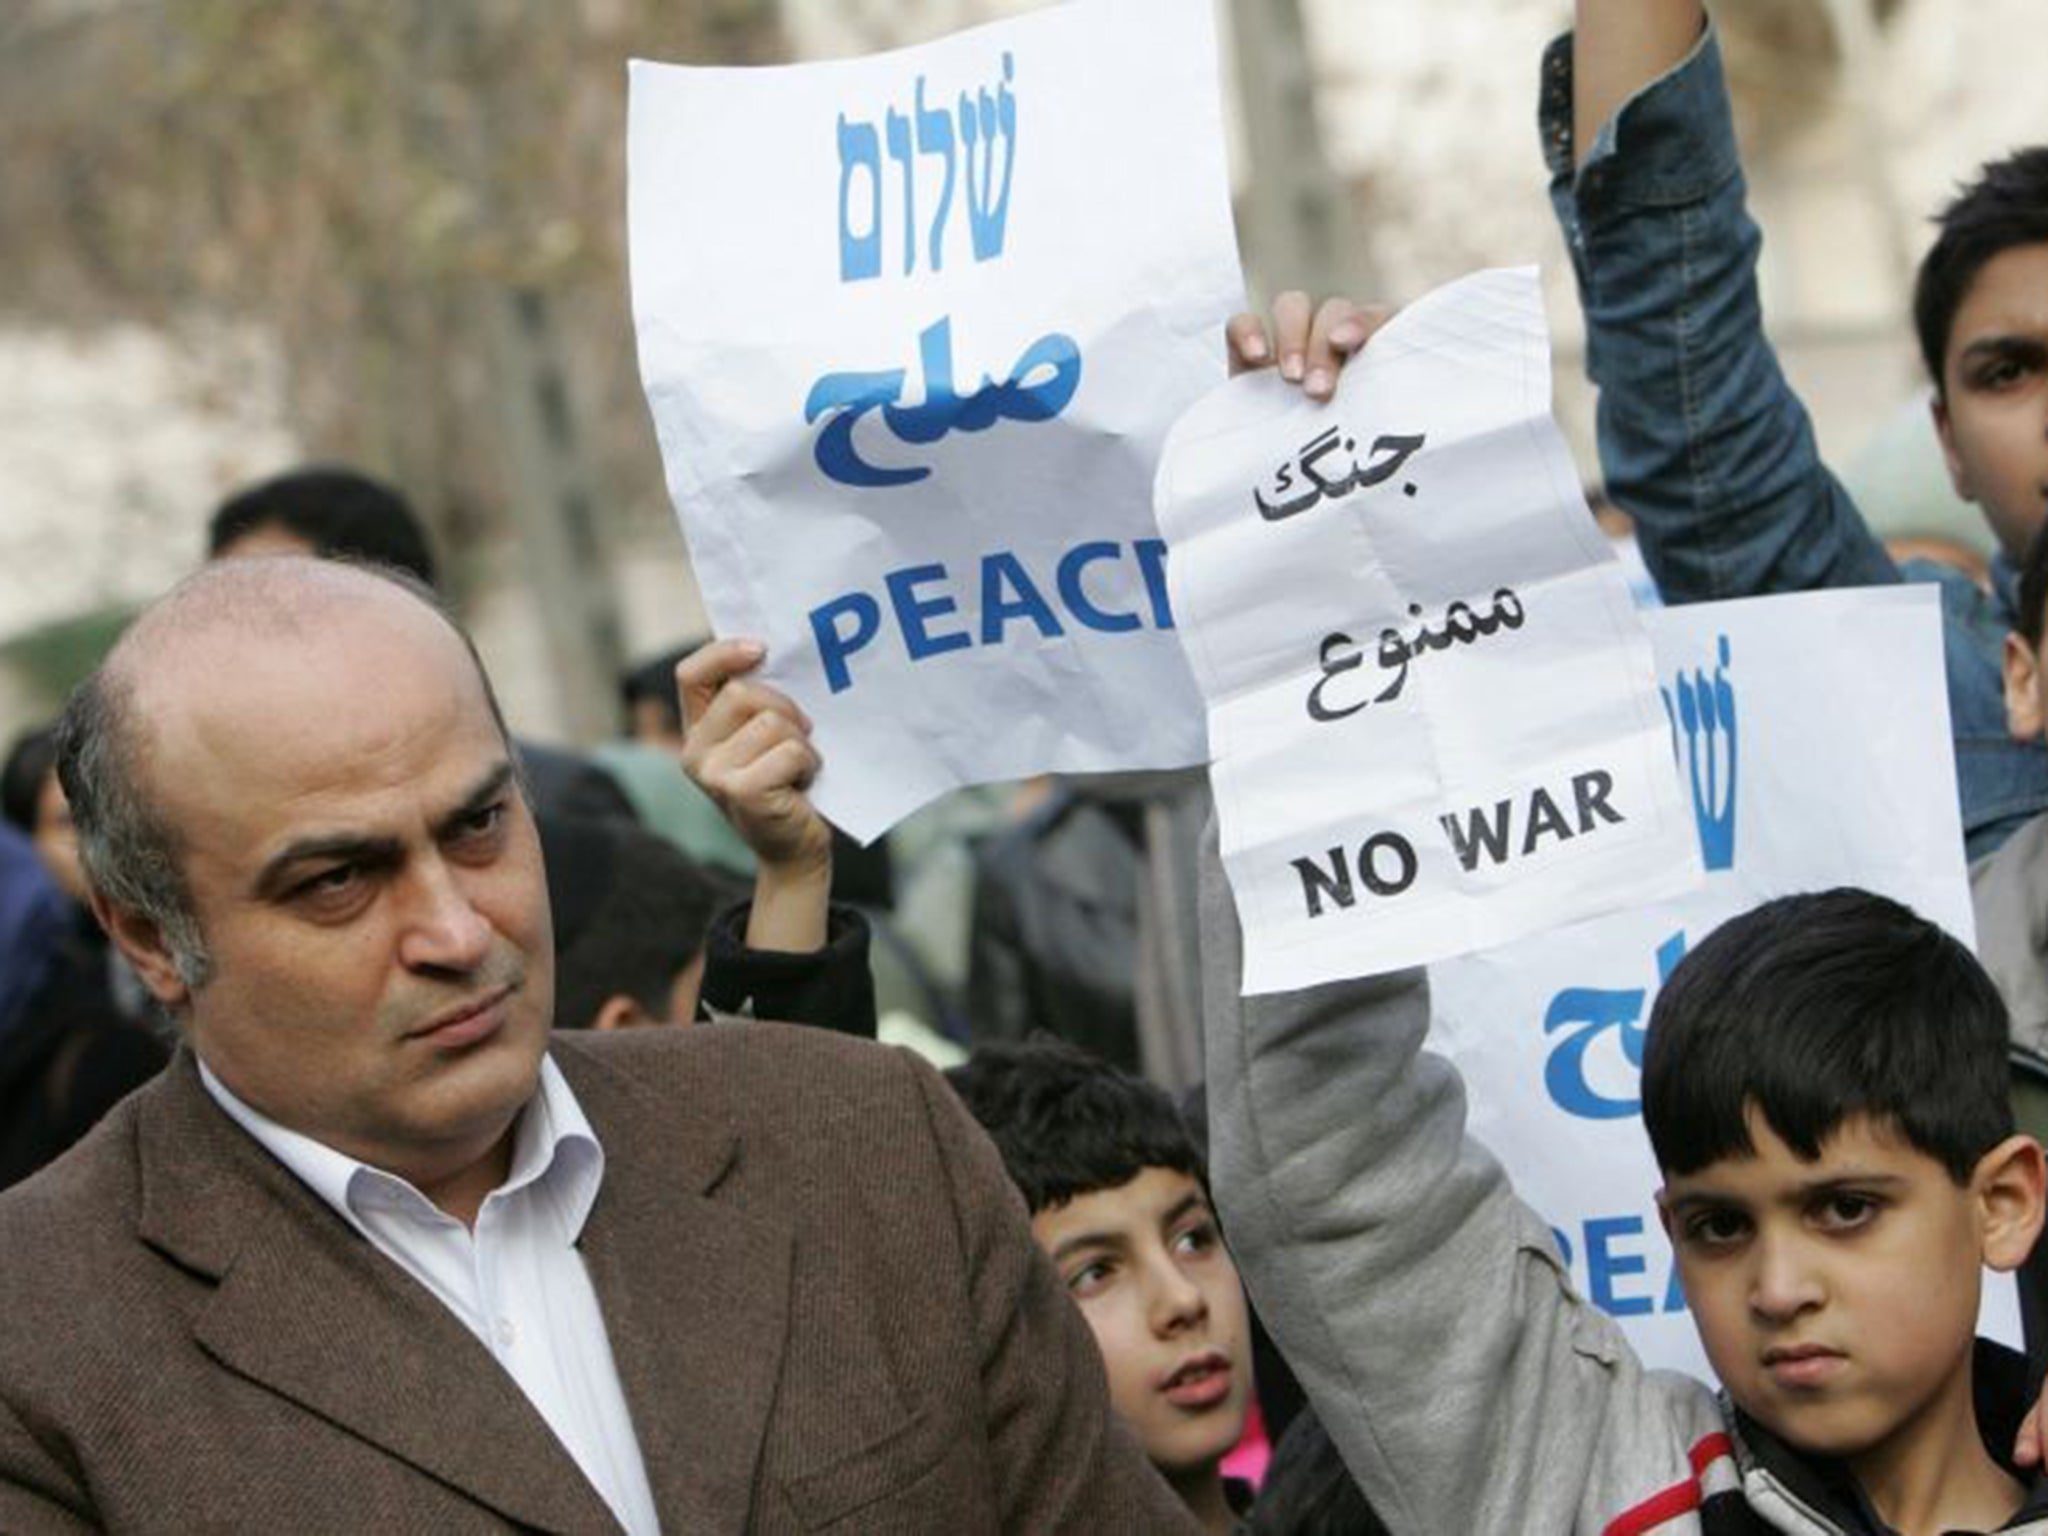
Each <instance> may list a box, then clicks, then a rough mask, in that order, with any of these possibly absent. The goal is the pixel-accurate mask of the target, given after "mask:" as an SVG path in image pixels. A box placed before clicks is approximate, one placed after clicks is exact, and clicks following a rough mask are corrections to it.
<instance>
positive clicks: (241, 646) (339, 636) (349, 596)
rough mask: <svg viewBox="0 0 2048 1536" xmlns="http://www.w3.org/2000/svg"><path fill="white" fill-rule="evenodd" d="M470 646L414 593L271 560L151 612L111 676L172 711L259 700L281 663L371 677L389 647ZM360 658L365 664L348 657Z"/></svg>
mask: <svg viewBox="0 0 2048 1536" xmlns="http://www.w3.org/2000/svg"><path fill="white" fill-rule="evenodd" d="M393 648H395V649H398V650H401V651H404V650H413V649H417V650H418V652H419V655H420V660H421V662H422V664H426V663H428V662H429V659H430V658H431V657H432V656H433V655H434V654H435V653H436V652H445V651H448V650H450V649H453V650H454V651H455V652H457V653H459V654H463V655H466V654H467V651H466V648H465V647H464V646H463V644H462V641H461V640H460V638H459V637H458V636H457V635H456V633H455V631H454V630H453V629H452V627H451V626H450V625H449V624H448V622H447V620H445V619H444V618H443V617H442V616H441V615H440V614H439V613H437V612H436V611H435V610H434V609H432V608H430V607H429V606H428V605H427V604H426V603H424V602H423V601H421V600H420V599H419V598H418V597H416V596H414V595H413V594H412V593H410V592H407V591H405V590H404V589H403V588H401V587H399V586H397V585H395V584H394V583H392V582H390V581H387V580H385V579H383V578H381V577H378V576H375V575H373V574H371V573H369V572H366V571H360V570H356V569H353V568H351V567H348V566H343V565H338V564H335V563H334V562H331V561H323V560H314V559H303V558H291V557H280V558H265V559H252V560H246V561H227V562H222V563H219V564H216V565H211V566H207V567H205V568H204V569H203V570H202V571H200V572H199V573H197V574H196V575H194V576H192V577H190V578H188V579H187V580H186V581H184V582H182V583H180V584H179V585H178V587H176V588H174V589H173V590H172V592H171V593H170V594H169V595H167V596H166V597H165V598H164V599H162V600H161V601H160V602H158V603H157V604H155V605H154V606H153V607H151V608H150V609H149V610H147V611H146V612H145V613H144V614H143V615H142V617H141V618H139V619H138V620H137V621H136V622H135V624H134V625H133V626H132V627H131V628H130V629H129V631H128V632H127V633H126V634H125V635H123V636H122V638H121V641H120V644H119V645H118V646H116V648H115V650H114V653H113V655H112V656H111V657H110V658H109V660H108V667H109V669H110V670H111V671H112V672H114V673H115V674H116V675H117V677H118V678H119V679H120V680H121V682H122V683H123V684H124V685H125V686H126V687H128V688H129V689H131V690H132V691H133V692H135V693H136V694H137V695H153V696H154V697H153V698H152V702H153V703H158V704H162V705H167V706H169V705H175V704H176V703H178V702H181V701H182V700H181V695H182V694H184V693H186V692H187V691H190V692H191V693H192V694H193V696H194V698H196V699H197V700H212V701H216V702H227V701H233V700H235V699H237V698H239V697H242V696H245V695H249V694H253V693H259V692H260V691H261V689H262V688H263V687H264V685H266V684H267V683H269V682H270V681H271V680H272V674H273V673H274V672H275V671H276V670H277V664H283V665H287V666H299V667H307V668H310V667H312V666H315V665H316V664H318V665H322V666H323V667H324V669H326V670H333V669H336V668H339V669H341V670H344V671H357V670H364V671H367V670H369V668H370V665H371V664H372V663H373V662H374V661H376V660H379V659H381V658H380V657H378V656H377V655H376V654H375V653H377V652H380V651H384V650H388V649H393ZM354 655H361V656H362V658H363V659H362V661H361V663H359V664H354V665H352V664H351V657H352V656H354Z"/></svg>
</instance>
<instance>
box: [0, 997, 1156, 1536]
mask: <svg viewBox="0 0 2048 1536" xmlns="http://www.w3.org/2000/svg"><path fill="white" fill-rule="evenodd" d="M553 1052H554V1056H555V1059H556V1061H557V1062H558V1063H559V1064H560V1066H561V1068H562V1071H563V1073H564V1074H565V1075H566V1076H567V1077H568V1079H569V1081H570V1084H571V1085H572V1086H573V1088H574V1089H575V1091H576V1095H577V1098H578V1099H579V1101H580V1102H581V1103H582V1106H583V1109H584V1112H585V1113H586V1114H587V1115H588V1116H589V1119H590V1121H591V1124H592V1126H593V1127H594V1128H595V1129H596V1131H597V1134H598V1136H599V1138H600V1140H601V1141H602V1142H603V1144H604V1148H605V1157H606V1169H605V1178H604V1185H603V1189H602V1192H601V1193H600V1195H599V1198H598V1201H597V1205H596V1207H595V1209H594V1210H593V1211H592V1213H591V1216H590V1219H589V1222H588V1224H587V1225H586V1227H585V1229H584V1232H583V1237H582V1241H581V1247H582V1251H583V1255H584V1258H585V1261H586V1263H587V1265H588V1267H589V1270H590V1275H591V1279H592V1281H593V1283H594V1285H595V1287H596V1290H597V1294H598V1297H599V1300H600V1302H601V1303H602V1305H603V1309H604V1316H605V1327H606V1331H607V1332H608V1333H609V1335H610V1337H611V1341H612V1350H613V1354H614V1355H615V1357H616V1359H617V1361H618V1367H619V1374H620V1377H621V1378H622V1380H623V1382H624V1385H625V1390H626V1398H627V1401H628V1403H629V1405H630V1407H631V1409H632V1414H633V1424H634V1429H635V1431H636V1433H637V1435H638V1438H639V1442H640V1447H641V1450H642V1453H643V1455H644V1457H645V1460H646V1464H647V1471H648V1476H649V1479H650V1481H651V1483H652V1485H653V1490H654V1498H655V1504H656V1506H657V1508H658V1509H659V1511H660V1514H661V1521H662V1527H663V1529H664V1530H665V1531H668V1532H676V1533H690V1536H697V1533H721V1532H741V1531H746V1532H796V1531H813V1530H830V1531H835V1532H877V1533H880V1532H888V1533H891V1536H898V1533H913V1532H933V1533H939V1532H943V1533H946V1536H962V1533H970V1532H980V1531H998V1530H1001V1531H1016V1532H1028V1533H1032V1536H1036V1533H1040V1532H1054V1531H1077V1532H1091V1533H1093V1532H1103V1533H1119V1536H1121V1533H1125V1532H1148V1531H1155V1530H1159V1531H1180V1530H1184V1529H1186V1528H1188V1527H1187V1522H1188V1517H1187V1515H1186V1513H1185V1511H1184V1510H1183V1509H1182V1507H1181V1506H1180V1505H1179V1503H1178V1501H1177V1500H1175V1499H1174V1497H1173V1496H1172V1494H1171V1493H1170V1492H1169V1491H1168V1490H1167V1488H1166V1486H1165V1484H1164V1483H1163V1482H1162V1481H1161V1480H1160V1479H1159V1477H1158V1476H1157V1474H1156V1473H1154V1472H1153V1470H1152V1468H1151V1467H1150V1465H1149V1464H1147V1463H1146V1462H1145V1461H1144V1459H1143V1456H1142V1454H1141V1452H1140V1451H1139V1449H1138V1447H1137V1445H1136V1443H1135V1441H1134V1440H1133V1439H1132V1438H1131V1436H1130V1435H1129V1434H1128V1433H1127V1432H1126V1431H1125V1430H1124V1429H1123V1427H1122V1426H1121V1425H1120V1424H1119V1423H1118V1422H1117V1421H1116V1420H1115V1419H1114V1417H1113V1415H1112V1414H1111V1413H1110V1410H1109V1406H1108V1399H1107V1392H1106V1389H1105V1386H1104V1382H1103V1373H1102V1367H1101V1362H1100V1359H1099V1357H1098V1356H1097V1354H1096V1352H1095V1346H1094V1343H1093V1340H1092V1339H1091V1338H1090V1337H1089V1335H1088V1332H1087V1329H1086V1326H1085V1324H1084V1323H1083V1322H1082V1320H1081V1318H1080V1316H1079V1313H1078V1312H1077V1311H1076V1309H1075V1308H1074V1307H1073V1306H1072V1304H1071V1303H1070V1302H1069V1301H1068V1300H1067V1298H1066V1296H1065V1295H1064V1294H1063V1293H1062V1291H1061V1289H1060V1287H1059V1283H1058V1279H1057V1277H1056V1276H1055V1275H1054V1274H1053V1272H1052V1270H1051V1267H1050V1266H1049V1265H1048V1264H1047V1263H1046V1262H1045V1261H1044V1259H1043V1258H1042V1256H1041V1255H1040V1254H1039V1253H1038V1251H1037V1248H1036V1245H1035V1244H1034V1243H1033V1242H1032V1240H1031V1236H1030V1231H1029V1227H1028V1225H1027V1223H1026V1221H1025V1219H1024V1214H1023V1208H1022V1205H1021V1202H1020V1201H1019V1200H1018V1198H1017V1196H1016V1194H1015V1192H1014V1190H1013V1189H1012V1188H1011V1186H1010V1184H1009V1182H1008V1180H1007V1179H1006V1178H1005V1177H1004V1175H1003V1171H1002V1167H1001V1164H1000V1162H999V1161H998V1160H997V1158H996V1154H995V1151H994V1148H993V1147H992V1146H991V1145H990V1144H989V1143H988V1141H987V1139H986V1138H985V1137H983V1136H982V1135H981V1134H980V1132H979V1130H978V1128H977V1127H975V1126H974V1125H973V1123H972V1121H971V1120H969V1119H968V1117H967V1116H966V1114H965V1112H964V1111H963V1110H962V1109H961V1108H960V1106H959V1105H958V1104H957V1103H956V1102H955V1101H954V1099H953V1096H952V1094H951V1092H950V1090H948V1089H947V1087H946V1085H945V1084H944V1083H943V1082H942V1081H941V1080H940V1079H939V1078H938V1076H937V1075H936V1074H935V1073H933V1072H932V1071H931V1070H930V1069H929V1068H927V1067H925V1066H923V1065H922V1064H921V1063H918V1062H916V1061H914V1060H913V1059H912V1058H910V1057H908V1056H907V1055H905V1054H903V1053H900V1052H896V1051H890V1050H886V1049H884V1048H882V1047H878V1046H875V1045H873V1044H871V1043H868V1042H863V1041H853V1040H847V1039H843V1038H841V1037H837V1036H832V1035H827V1034H824V1033H822V1032H819V1031H813V1030H803V1029H796V1028H792V1027H786V1026H778V1025H749V1024H730V1025H716V1026H700V1027H698V1028H696V1029H691V1030H676V1031H670V1030H644V1031H631V1032H627V1033H624V1034H617V1035H607V1036H596V1037H590V1036H560V1035H558V1036H557V1037H556V1039H555V1042H554V1046H553ZM95 1527H105V1528H108V1529H113V1530H118V1531H138V1532H157V1531H162V1532H179V1533H185V1532H198V1531H250V1532H291V1533H314V1532H324V1531H335V1532H342V1531H376V1532H414V1531H419V1532H437V1533H438V1532H450V1533H454V1532H472V1531H504V1530H508V1529H511V1530H536V1531H559V1532H584V1531H610V1530H614V1529H616V1527H615V1525H614V1522H613V1520H612V1518H611V1515H610V1513H609V1511H608V1510H607V1508H606V1506H605V1504H604V1503H603V1501H602V1500H601V1499H600V1498H599V1497H598V1495H597V1494H596V1492H595V1491H594V1490H593V1489H592V1488H591V1486H590V1484H589V1483H588V1482H587V1481H586V1480H585V1479H584V1478H583V1476H582V1475H581V1473H580V1472H579V1471H578V1470H577V1467H576V1465H575V1463H574V1462H573V1461H572V1460H571V1458H570V1457H569V1455H568V1453H567V1452H566V1451H564V1450H563V1449H562V1447H561V1445H560V1444H559V1443H558V1442H557V1441H556V1440H555V1438H554V1437H553V1435H552V1434H551V1433H550V1432H549V1430H548V1429H547V1427H546V1425H545V1423H544V1422H543V1421H542V1420H541V1418H540V1417H539V1415H538V1414H537V1413H535V1412H534V1410H533V1409H532V1407H531V1406H530V1405H529V1404H528V1403H527V1401H526V1399H525V1397H524V1396H523V1395H522V1394H521V1393H520V1391H519V1389H518V1387H517V1386H516V1385H515V1384H514V1383H513V1381H512V1379H511V1378H510V1377H509V1376H508V1375H507V1374H506V1373H505V1372H504V1370H503V1369H501V1368H500V1367H499V1365H498V1364H497V1362H496V1361H495V1360H494V1359H492V1357H491V1355H490V1354H489V1352H488V1351H487V1350H486V1349H485V1348H484V1347H483V1345H481V1344H480V1343H479V1342H478V1341H477V1340H476V1339H475V1338H474V1337H473V1336H472V1335H471V1334H470V1333H469V1331H468V1330H467V1329H466V1328H465V1327H464V1326H463V1325H462V1324H461V1323H460V1322H459V1321H457V1320H456V1319H455V1318H454V1317H453V1316H452V1315H450V1314H449V1312H448V1311H447V1310H446V1309H445V1308H444V1307H443V1306H442V1305H441V1304H440V1303H439V1302H438V1301H436V1300H435V1299H434V1298H433V1297H432V1296H431V1295H430V1294H429V1293H428V1292H427V1291H426V1290H424V1289H423V1288H422V1287H420V1286H419V1285H418V1284H416V1283H415V1282H414V1281H413V1280H412V1279H410V1278H409V1277H408V1276H406V1275H405V1274H404V1273H403V1272H402V1271H401V1270H400V1269H399V1268H398V1267H397V1266H396V1265H394V1264H392V1263H391V1262H390V1261H388V1260H387V1259H385V1258H384V1257H383V1256H382V1255H381V1254H379V1253H378V1252H377V1251H376V1249H375V1248H373V1247H372V1246H371V1245H370V1244H369V1243H368V1242H366V1241H365V1240H363V1239H362V1238H361V1237H359V1236H358V1235H357V1234H356V1233H355V1231H354V1230H353V1229H352V1228H351V1227H350V1226H349V1225H348V1224H347V1223H346V1222H344V1221H343V1220H342V1219H341V1217H340V1216H338V1215H337V1214H336V1213H335V1212H334V1211H333V1210H332V1209H331V1208H329V1207H328V1206H327V1205H325V1204H324V1203H323V1202H322V1201H321V1200H320V1199H319V1198H318V1197H317V1196H316V1195H314V1194H313V1193H312V1192H311V1191H310V1190H308V1189H307V1188H306V1187H305V1186H304V1185H302V1184H301V1183H299V1181H298V1180H297V1179H295V1178H294V1177H293V1176H292V1175H291V1174H290V1173H288V1172H287V1171H286V1170H285V1169H284V1167H283V1166H282V1165H281V1164H279V1163H278V1162H276V1161H275V1160H274V1159H273V1158H271V1157H270V1156H269V1154H267V1153H266V1152H264V1151H263V1149H262V1148H261V1147H260V1146H258V1144H257V1143H256V1142H255V1141H253V1140H252V1139H251V1138H249V1137H248V1136H247V1135H246V1134H245V1133H244V1132H243V1131H242V1130H241V1129H240V1128H239V1127H237V1126H236V1125H235V1124H234V1123H233V1122H232V1121H231V1120H229V1119H228V1118H227V1117H226V1116H225V1115H224V1114H222V1113H221V1111H220V1110H219V1109H218V1108H217V1107H216V1106H215V1105H214V1104H213V1102H212V1101H211V1099H209V1098H208V1097H207V1095H206V1091H205V1089H204V1087H203V1085H202V1084H201V1083H200V1082H199V1080H198V1074H197V1071H196V1069H195V1067H194V1065H193V1063H192V1060H191V1058H190V1056H189V1054H187V1053H183V1052H181V1053H180V1055H179V1057H178V1058H177V1059H176V1060H175V1061H174V1062H173V1063H172V1065H171V1066H170V1067H169V1068H167V1069H166V1071H165V1073H164V1075H163V1077H162V1078H160V1079H159V1080H158V1081H156V1082H154V1083H152V1084H151V1085H149V1086H148V1087H146V1088H144V1089H142V1090H140V1091H139V1092H138V1093H136V1094H135V1095H133V1096H132V1097H131V1098H129V1099H128V1100H126V1101H124V1102H123V1103H122V1104H121V1105H120V1106H119V1107H118V1108H117V1109H116V1110H115V1111H114V1112H113V1113H112V1114H110V1115H109V1116H108V1118H107V1119H106V1120H105V1121H104V1122H102V1124H101V1125H100V1127H99V1128H98V1129H97V1130H96V1131H95V1132H94V1133H93V1134H92V1136H90V1137H89V1138H88V1139H87V1140H86V1141H85V1142H83V1143H82V1144H81V1145H80V1146H79V1147H78V1148H76V1149H74V1151H73V1152H72V1153H71V1154H70V1155H69V1156H67V1157H66V1158H64V1159H62V1160H60V1161H59V1162H58V1163H56V1164H55V1165H53V1166H52V1167H51V1168H50V1169H48V1170H46V1171H45V1172H44V1173H43V1174H41V1175H39V1176H38V1177H36V1178H34V1179H31V1180H29V1181H28V1182H27V1183H25V1184H22V1185H19V1186H17V1187H16V1188H15V1189H14V1190H11V1191H9V1192H8V1193H7V1194H6V1195H5V1196H4V1197H0V1531H5V1532H9V1533H17V1532H19V1533H40V1532H44V1531H77V1530H87V1529H92V1528H95Z"/></svg>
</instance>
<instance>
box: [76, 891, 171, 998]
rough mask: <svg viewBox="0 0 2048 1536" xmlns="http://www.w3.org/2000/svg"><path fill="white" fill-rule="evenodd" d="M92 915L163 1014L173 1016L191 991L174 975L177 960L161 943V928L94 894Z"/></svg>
mask: <svg viewBox="0 0 2048 1536" xmlns="http://www.w3.org/2000/svg"><path fill="white" fill-rule="evenodd" d="M92 915H93V916H94V917H96V918H98V919H99V923H100V926H101V927H102V928H104V929H106V930H107V937H108V938H110V939H112V940H113V941H114V944H115V946H116V947H117V948H119V949H120V951H121V953H122V955H123V956H124V957H125V958H126V959H127V961H128V964H129V965H130V966H131V967H133V969H134V971H135V974H136V975H137V976H138V977H140V978H141V980H142V984H143V985H144V986H145V987H147V988H148V989H149V995H150V996H151V997H153V998H155V999H156V1000H157V1002H158V1003H159V1004H160V1005H161V1006H162V1007H163V1009H164V1011H165V1012H167V1013H175V1012H176V1011H177V1010H178V1009H179V1008H182V1007H183V1006H184V1005H185V1002H186V999H188V998H189V997H191V995H192V989H191V988H190V987H188V986H186V985H185V978H184V977H182V976H180V975H179V974H178V962H177V958H176V957H175V956H174V955H173V954H172V953H171V947H170V945H169V944H167V943H166V942H165V941H164V931H163V929H162V927H161V926H159V925H158V924H157V922H156V921H155V920H154V919H152V918H148V917H144V916H143V915H142V914H141V913H140V912H135V911H131V910H130V909H128V908H127V907H118V906H115V905H114V903H112V902H110V901H108V900H107V898H106V897H104V896H102V895H101V894H100V893H99V892H98V891H94V892H92Z"/></svg>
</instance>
